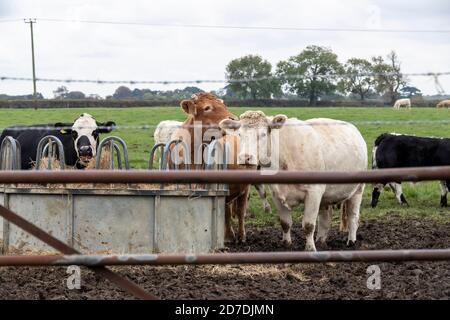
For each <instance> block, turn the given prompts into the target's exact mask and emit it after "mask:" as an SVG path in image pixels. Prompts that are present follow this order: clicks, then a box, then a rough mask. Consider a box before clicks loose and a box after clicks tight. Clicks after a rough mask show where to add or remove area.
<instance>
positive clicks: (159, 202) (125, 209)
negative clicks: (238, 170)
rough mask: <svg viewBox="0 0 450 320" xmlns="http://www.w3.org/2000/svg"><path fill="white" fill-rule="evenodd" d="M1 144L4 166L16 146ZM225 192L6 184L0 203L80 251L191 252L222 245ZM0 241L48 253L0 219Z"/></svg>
mask: <svg viewBox="0 0 450 320" xmlns="http://www.w3.org/2000/svg"><path fill="white" fill-rule="evenodd" d="M116 141H117V140H115V141H114V142H116ZM105 145H108V144H105ZM112 147H113V148H114V146H112ZM4 148H12V149H11V150H9V151H8V152H6V151H5V153H4V154H5V156H6V155H8V156H10V157H11V159H10V160H8V161H7V163H8V167H5V169H9V168H11V163H13V160H14V161H17V159H16V158H17V157H16V156H15V154H16V150H17V148H18V147H17V146H15V144H14V142H13V143H9V142H8V143H5V144H4ZM46 149H47V148H44V149H43V151H46ZM5 150H6V149H5ZM116 151H118V150H116ZM125 152H126V151H125ZM164 152H165V155H166V159H168V156H169V154H170V150H169V151H167V150H164ZM118 153H119V152H117V153H116V154H118ZM0 154H3V153H2V152H0ZM126 162H127V160H126ZM162 166H163V167H164V168H167V164H166V163H164V164H162ZM13 167H14V166H13ZM126 167H127V165H126ZM219 187H221V188H219ZM227 194H228V189H227V186H226V185H219V186H217V187H215V188H211V186H209V187H208V186H205V185H197V184H188V185H186V184H180V185H177V184H164V185H162V184H160V183H155V184H151V185H150V184H46V183H43V184H15V185H11V184H8V185H0V204H1V205H3V206H5V207H7V208H9V209H11V210H12V211H14V212H16V213H17V214H19V215H21V216H22V217H23V218H25V219H27V220H28V221H30V222H32V223H34V224H36V225H37V226H39V227H40V228H42V229H44V230H45V231H47V232H49V233H50V234H52V235H53V236H55V237H56V238H58V239H60V240H62V241H64V242H66V243H68V244H69V245H71V246H73V247H74V248H75V249H78V250H79V251H81V252H83V253H86V254H89V253H117V254H121V253H194V254H197V253H207V252H212V251H215V250H217V249H220V248H223V246H224V229H225V226H224V223H225V222H224V221H225V197H226V195H227ZM0 240H1V241H0V243H1V249H2V251H3V252H4V253H8V252H9V253H11V252H15V251H16V250H20V252H27V251H29V252H54V249H52V248H50V247H49V246H47V245H45V244H44V243H42V242H41V241H40V240H37V239H35V238H34V237H33V236H31V235H29V234H27V233H26V232H24V231H22V230H21V229H20V228H18V227H16V226H15V225H13V224H12V223H9V222H8V221H6V220H3V221H1V219H0Z"/></svg>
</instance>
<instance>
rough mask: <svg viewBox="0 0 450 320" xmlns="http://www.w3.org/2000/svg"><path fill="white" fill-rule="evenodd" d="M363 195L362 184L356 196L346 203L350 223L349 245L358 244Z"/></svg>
mask: <svg viewBox="0 0 450 320" xmlns="http://www.w3.org/2000/svg"><path fill="white" fill-rule="evenodd" d="M363 193H364V184H360V185H359V187H358V190H357V191H356V192H355V194H354V195H353V196H351V198H350V199H348V200H346V202H345V205H346V210H347V213H348V222H349V225H348V240H347V245H354V244H355V242H356V232H357V231H358V226H359V210H360V208H361V202H362V197H363Z"/></svg>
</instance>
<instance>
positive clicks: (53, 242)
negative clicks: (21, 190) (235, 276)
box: [0, 171, 157, 300]
mask: <svg viewBox="0 0 450 320" xmlns="http://www.w3.org/2000/svg"><path fill="white" fill-rule="evenodd" d="M16 172H17V171H16ZM0 216H2V217H3V218H4V219H6V220H8V221H10V222H11V223H13V224H15V225H16V226H18V227H19V228H21V229H23V230H24V231H26V232H28V233H29V234H31V235H32V236H34V237H36V238H37V239H39V240H41V241H43V242H44V243H46V244H48V245H49V246H51V247H53V248H55V249H56V250H58V251H61V252H62V253H64V254H66V255H67V256H66V257H69V256H70V254H79V253H80V252H79V251H77V250H75V249H74V248H72V247H70V246H68V245H67V244H65V243H64V242H62V241H61V240H59V239H57V238H55V237H53V236H52V235H50V234H48V233H47V232H45V231H44V230H42V229H40V228H39V227H37V226H36V225H34V224H32V223H31V222H29V221H27V220H26V219H24V218H22V217H21V216H19V215H18V214H16V213H14V212H13V211H11V210H9V209H7V208H5V207H4V206H1V205H0ZM91 269H92V270H93V271H94V272H96V273H97V274H99V275H101V276H103V277H104V278H106V279H108V280H109V281H111V282H113V283H115V284H116V285H117V286H119V287H120V288H122V289H124V290H125V291H127V292H128V293H130V294H132V295H134V296H135V297H137V298H140V299H145V300H154V299H157V298H156V297H155V296H153V295H151V294H149V293H148V292H146V291H145V290H144V289H142V288H141V287H139V286H138V285H137V284H135V283H134V282H132V281H130V280H128V279H126V278H124V277H122V276H120V275H118V274H116V273H115V272H113V271H111V270H109V269H107V268H105V267H101V266H98V267H91Z"/></svg>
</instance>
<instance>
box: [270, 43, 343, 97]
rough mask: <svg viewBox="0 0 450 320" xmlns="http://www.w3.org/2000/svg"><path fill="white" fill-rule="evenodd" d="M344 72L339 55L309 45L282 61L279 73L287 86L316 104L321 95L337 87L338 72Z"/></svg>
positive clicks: (290, 90)
mask: <svg viewBox="0 0 450 320" xmlns="http://www.w3.org/2000/svg"><path fill="white" fill-rule="evenodd" d="M340 72H342V66H341V64H340V63H339V61H338V60H337V55H336V54H335V53H333V51H331V49H329V48H325V47H320V46H308V47H306V49H304V50H303V51H302V52H301V53H300V54H299V55H296V56H293V57H290V58H289V59H288V60H287V61H280V62H279V63H278V65H277V74H278V75H279V76H280V77H281V78H284V80H283V84H284V85H285V88H286V89H287V90H288V91H289V92H292V93H295V94H297V95H298V96H300V97H306V98H308V99H309V104H310V105H315V104H316V103H317V100H318V98H319V97H320V96H321V95H324V94H329V93H332V92H333V91H334V90H335V89H336V82H337V81H336V77H335V76H336V74H339V73H340Z"/></svg>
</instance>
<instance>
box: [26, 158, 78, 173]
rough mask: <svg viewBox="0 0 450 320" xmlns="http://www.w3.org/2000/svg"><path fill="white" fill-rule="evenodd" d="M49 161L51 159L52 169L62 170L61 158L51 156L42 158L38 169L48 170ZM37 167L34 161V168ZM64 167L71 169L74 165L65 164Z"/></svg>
mask: <svg viewBox="0 0 450 320" xmlns="http://www.w3.org/2000/svg"><path fill="white" fill-rule="evenodd" d="M49 161H51V163H50V165H51V166H50V170H61V162H60V161H59V159H55V158H49V157H43V158H41V162H39V168H38V170H48V162H49ZM35 168H36V162H34V163H33V169H35ZM64 169H65V170H70V169H73V167H71V166H67V165H64Z"/></svg>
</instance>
